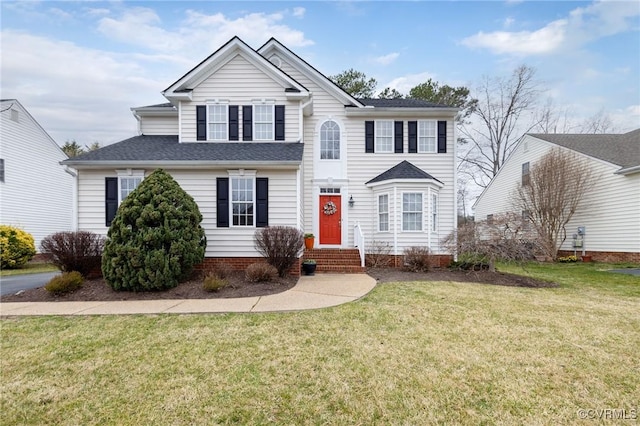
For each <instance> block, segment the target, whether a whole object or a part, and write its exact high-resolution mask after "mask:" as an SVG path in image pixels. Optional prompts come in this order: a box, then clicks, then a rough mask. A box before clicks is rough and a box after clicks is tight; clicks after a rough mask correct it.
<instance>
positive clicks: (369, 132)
mask: <svg viewBox="0 0 640 426" xmlns="http://www.w3.org/2000/svg"><path fill="white" fill-rule="evenodd" d="M373 128H374V127H373V121H365V122H364V152H374V148H373V147H374V143H373V138H374V133H373Z"/></svg>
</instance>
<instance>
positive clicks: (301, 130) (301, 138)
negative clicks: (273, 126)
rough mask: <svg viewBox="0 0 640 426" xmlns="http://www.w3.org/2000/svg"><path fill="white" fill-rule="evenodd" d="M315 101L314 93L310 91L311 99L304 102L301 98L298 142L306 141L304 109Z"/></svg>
mask: <svg viewBox="0 0 640 426" xmlns="http://www.w3.org/2000/svg"><path fill="white" fill-rule="evenodd" d="M312 102H313V93H311V92H309V100H308V101H307V102H305V103H302V100H300V109H299V110H298V111H299V112H298V114H299V118H298V142H303V143H304V109H305V108H306V107H308V106H309V105H311V103H312Z"/></svg>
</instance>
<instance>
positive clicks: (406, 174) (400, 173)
mask: <svg viewBox="0 0 640 426" xmlns="http://www.w3.org/2000/svg"><path fill="white" fill-rule="evenodd" d="M394 179H431V180H435V181H436V182H440V183H442V182H441V181H439V180H438V179H436V178H434V177H433V176H431V175H430V174H429V173H427V172H425V171H424V170H422V169H420V168H419V167H416V166H414V165H413V164H411V163H410V162H408V161H407V160H404V161H402V162H401V163H398V164H396V165H395V166H393V167H392V168H390V169H389V170H387V171H385V172H382V173H380V174H379V175H378V176H376V177H374V178H373V179H371V180H370V181H368V182H366V183H365V185H369V184H372V183H378V182H384V181H388V180H394Z"/></svg>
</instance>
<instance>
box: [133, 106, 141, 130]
mask: <svg viewBox="0 0 640 426" xmlns="http://www.w3.org/2000/svg"><path fill="white" fill-rule="evenodd" d="M131 112H133V116H134V117H135V118H136V121H137V122H138V124H137V126H138V136H140V135H141V134H142V119H141V118H140V116H139V115H138V114H137V113H136V112H134V111H133V110H132V111H131Z"/></svg>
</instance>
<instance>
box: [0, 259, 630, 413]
mask: <svg viewBox="0 0 640 426" xmlns="http://www.w3.org/2000/svg"><path fill="white" fill-rule="evenodd" d="M598 267H599V266H598V265H585V264H576V265H542V266H538V265H533V264H532V265H528V266H527V267H526V271H525V272H524V273H528V274H532V275H534V276H536V277H540V278H546V279H550V280H553V281H556V282H558V283H559V284H560V285H561V286H560V287H559V288H544V289H528V288H518V287H498V286H491V285H479V284H460V283H451V282H414V283H387V284H381V285H379V286H378V287H376V289H374V291H373V292H372V293H371V294H369V295H368V296H367V297H365V298H364V299H362V300H360V301H358V302H355V303H351V304H347V305H342V306H338V307H335V308H331V309H324V310H318V311H305V312H292V313H277V314H224V315H182V316H181V315H153V316H99V317H74V318H65V317H35V318H11V319H5V320H2V322H1V323H0V324H1V326H2V330H1V337H2V348H1V351H0V362H1V363H2V364H1V374H2V380H1V385H0V390H1V394H0V395H1V396H0V398H1V400H0V401H1V403H2V416H1V417H0V424H7V425H9V424H34V425H36V424H37V425H40V424H56V425H58V424H60V425H76V424H83V425H90V424H118V425H138V424H172V425H191V424H265V423H278V424H334V425H344V424H363V425H364V424H366V425H368V424H435V423H438V424H440V423H442V424H462V425H476V424H576V423H579V422H580V421H581V419H580V417H579V415H578V410H579V409H585V410H603V409H625V410H627V411H626V412H625V414H626V415H627V416H630V415H633V413H634V411H632V410H634V409H635V410H638V408H639V407H638V405H639V403H640V401H639V399H640V357H639V356H638V348H640V278H639V277H632V276H627V275H622V274H613V273H608V272H603V271H598ZM503 269H509V272H518V273H523V272H522V269H520V268H519V267H514V266H505V265H503ZM635 412H637V411H635ZM590 413H592V414H593V413H594V412H590ZM594 415H595V414H594ZM591 422H592V421H589V423H591ZM585 424H587V423H585Z"/></svg>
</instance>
